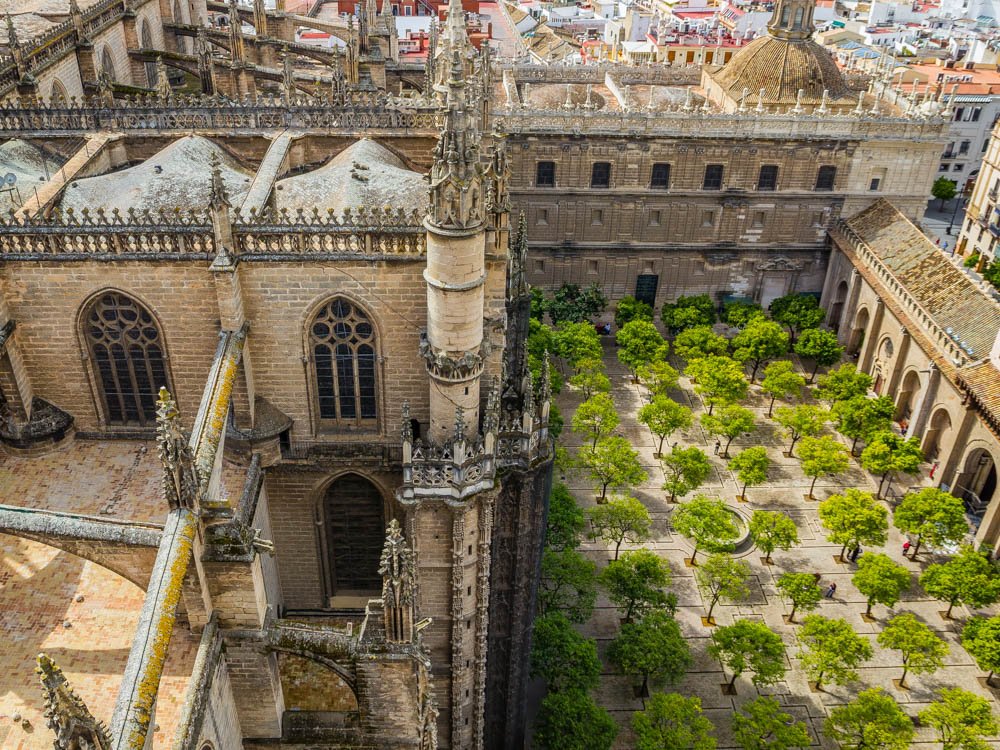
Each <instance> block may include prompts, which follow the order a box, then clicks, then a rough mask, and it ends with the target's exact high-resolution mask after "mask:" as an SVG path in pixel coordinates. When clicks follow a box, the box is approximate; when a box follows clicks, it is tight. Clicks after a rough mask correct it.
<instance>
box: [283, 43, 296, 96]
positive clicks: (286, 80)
mask: <svg viewBox="0 0 1000 750" xmlns="http://www.w3.org/2000/svg"><path fill="white" fill-rule="evenodd" d="M281 52H282V55H281V93H282V96H283V97H284V99H285V101H286V102H288V101H289V100H290V99H291V98H292V95H293V94H294V93H295V71H294V69H293V68H292V56H291V54H289V52H288V45H287V44H286V45H283V46H282V48H281Z"/></svg>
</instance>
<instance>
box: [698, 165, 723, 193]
mask: <svg viewBox="0 0 1000 750" xmlns="http://www.w3.org/2000/svg"><path fill="white" fill-rule="evenodd" d="M702 189H703V190H722V165H721V164H709V165H707V166H706V167H705V181H704V182H703V183H702Z"/></svg>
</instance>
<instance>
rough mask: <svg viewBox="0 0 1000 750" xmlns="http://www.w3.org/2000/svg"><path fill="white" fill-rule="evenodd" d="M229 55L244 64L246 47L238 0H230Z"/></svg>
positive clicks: (236, 61) (234, 60)
mask: <svg viewBox="0 0 1000 750" xmlns="http://www.w3.org/2000/svg"><path fill="white" fill-rule="evenodd" d="M229 55H230V57H231V58H232V60H233V62H234V63H239V64H241V65H242V64H243V62H244V61H245V60H246V48H245V47H244V45H243V21H241V20H240V11H239V8H238V7H237V5H236V0H229Z"/></svg>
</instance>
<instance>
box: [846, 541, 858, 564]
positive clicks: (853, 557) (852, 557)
mask: <svg viewBox="0 0 1000 750" xmlns="http://www.w3.org/2000/svg"><path fill="white" fill-rule="evenodd" d="M860 554H861V547H860V545H859V546H857V547H855V548H854V549H852V550H851V554H850V555H848V559H849V560H850V561H851V562H857V561H858V555H860Z"/></svg>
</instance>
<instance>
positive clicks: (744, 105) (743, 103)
mask: <svg viewBox="0 0 1000 750" xmlns="http://www.w3.org/2000/svg"><path fill="white" fill-rule="evenodd" d="M749 94H750V89H748V88H747V87H746V86H744V87H743V93H742V94H740V106H739V110H738V111H739V112H746V111H747V96H748V95H749Z"/></svg>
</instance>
